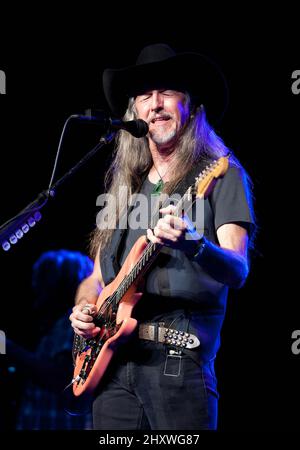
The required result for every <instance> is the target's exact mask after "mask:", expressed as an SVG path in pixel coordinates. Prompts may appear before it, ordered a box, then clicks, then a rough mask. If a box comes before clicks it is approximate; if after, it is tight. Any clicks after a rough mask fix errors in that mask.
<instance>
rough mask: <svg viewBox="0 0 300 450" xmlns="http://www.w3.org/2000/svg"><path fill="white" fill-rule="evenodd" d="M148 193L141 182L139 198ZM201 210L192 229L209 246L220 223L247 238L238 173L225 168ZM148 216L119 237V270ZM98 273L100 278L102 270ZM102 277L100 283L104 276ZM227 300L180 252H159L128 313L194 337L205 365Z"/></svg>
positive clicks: (248, 219) (246, 207)
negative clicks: (235, 228)
mask: <svg viewBox="0 0 300 450" xmlns="http://www.w3.org/2000/svg"><path fill="white" fill-rule="evenodd" d="M153 188H154V185H153V184H152V183H151V182H150V181H149V179H148V178H146V179H145V181H144V184H143V186H142V189H141V191H140V192H141V193H143V194H144V195H145V196H147V198H148V199H150V196H151V191H152V190H153ZM136 206H139V205H136ZM202 207H203V209H202V212H203V217H202V218H201V220H200V222H201V223H198V224H197V228H198V231H199V232H200V234H202V233H203V232H204V235H205V236H206V237H207V238H208V239H209V240H210V241H212V242H213V243H216V244H218V239H217V229H218V228H219V227H220V226H221V225H223V224H226V223H238V224H239V225H241V226H244V227H245V228H247V229H248V231H249V233H251V231H252V226H253V223H254V220H253V216H252V211H251V207H250V203H249V192H248V186H247V183H246V177H245V173H244V171H243V169H241V168H237V167H233V166H231V167H229V169H228V171H227V172H226V174H225V175H224V177H222V178H219V179H218V180H217V182H216V185H215V186H214V189H213V191H212V193H211V194H210V195H209V196H208V198H206V199H205V200H203V204H202ZM133 212H134V209H133ZM150 213H151V211H149V215H148V219H149V220H148V224H147V226H146V227H144V228H142V229H136V230H134V229H130V228H129V229H128V230H127V232H126V233H124V235H123V239H122V240H121V244H120V246H119V250H118V253H117V254H118V259H119V263H120V264H121V265H122V264H123V263H124V260H125V259H126V256H127V255H128V253H129V252H130V250H131V248H132V246H133V244H134V243H135V242H136V240H137V239H138V238H139V237H140V236H141V235H145V234H146V229H147V227H148V226H149V224H150ZM108 251H110V250H109V249H108ZM101 268H102V269H103V270H104V272H105V266H103V267H102V265H101ZM103 276H104V280H105V273H104V274H103ZM227 294H228V287H227V286H226V285H224V284H222V283H220V282H218V281H216V280H215V279H214V278H212V277H211V276H210V275H209V274H208V273H207V272H206V271H205V270H203V269H202V267H201V265H200V264H199V263H198V262H196V261H193V260H192V259H191V258H189V257H188V256H187V255H186V254H185V253H184V252H182V251H180V250H174V249H170V248H166V247H165V248H163V250H162V251H161V253H160V255H159V256H158V258H157V260H156V261H155V263H154V264H153V266H152V267H151V269H150V270H149V272H148V274H147V276H146V277H145V288H144V295H143V297H142V298H141V300H140V301H139V302H138V304H137V305H136V307H135V309H134V316H135V317H136V318H137V319H138V320H139V321H143V322H144V321H147V322H148V321H149V322H157V321H159V322H161V321H163V322H165V323H166V324H167V325H168V326H173V327H176V328H178V329H182V330H184V331H185V330H189V331H190V332H191V333H195V334H197V335H198V337H199V338H200V342H201V349H200V352H201V356H202V359H203V360H210V359H212V358H213V357H214V356H215V354H216V352H217V350H218V347H219V335H220V330H221V326H222V323H223V319H224V315H225V309H226V300H227Z"/></svg>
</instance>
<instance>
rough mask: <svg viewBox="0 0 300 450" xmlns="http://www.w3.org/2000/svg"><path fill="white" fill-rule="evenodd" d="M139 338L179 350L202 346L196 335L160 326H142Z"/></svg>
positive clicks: (140, 326)
mask: <svg viewBox="0 0 300 450" xmlns="http://www.w3.org/2000/svg"><path fill="white" fill-rule="evenodd" d="M139 338H140V339H146V340H148V341H155V342H161V343H163V344H168V345H175V346H176V347H179V348H188V349H193V348H197V347H199V345H200V341H199V339H198V338H197V336H195V335H194V334H190V333H186V332H184V331H180V330H175V329H173V328H166V327H164V326H162V325H158V324H155V325H154V324H140V325H139Z"/></svg>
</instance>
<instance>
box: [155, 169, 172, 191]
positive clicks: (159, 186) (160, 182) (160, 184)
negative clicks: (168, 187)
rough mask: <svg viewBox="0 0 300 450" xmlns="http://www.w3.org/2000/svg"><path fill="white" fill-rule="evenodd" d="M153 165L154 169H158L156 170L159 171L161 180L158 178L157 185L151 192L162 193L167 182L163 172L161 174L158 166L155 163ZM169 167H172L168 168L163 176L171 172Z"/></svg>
mask: <svg viewBox="0 0 300 450" xmlns="http://www.w3.org/2000/svg"><path fill="white" fill-rule="evenodd" d="M153 167H154V169H155V170H156V172H157V173H158V175H159V180H158V182H157V183H156V184H155V186H154V188H153V190H152V192H151V194H152V195H160V193H161V191H162V190H163V188H164V185H165V183H164V180H163V177H162V176H161V174H160V173H159V171H158V170H157V168H156V166H155V164H154V163H153ZM169 169H170V167H169V168H168V170H167V171H166V173H164V175H163V176H166V174H167V172H169Z"/></svg>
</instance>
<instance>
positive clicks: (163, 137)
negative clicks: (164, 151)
mask: <svg viewBox="0 0 300 450" xmlns="http://www.w3.org/2000/svg"><path fill="white" fill-rule="evenodd" d="M175 135H176V130H172V131H170V132H169V133H168V134H161V133H158V132H155V131H154V132H152V133H151V139H152V141H153V142H155V144H158V145H160V144H166V143H167V142H170V141H171V140H172V139H173V138H174V137H175Z"/></svg>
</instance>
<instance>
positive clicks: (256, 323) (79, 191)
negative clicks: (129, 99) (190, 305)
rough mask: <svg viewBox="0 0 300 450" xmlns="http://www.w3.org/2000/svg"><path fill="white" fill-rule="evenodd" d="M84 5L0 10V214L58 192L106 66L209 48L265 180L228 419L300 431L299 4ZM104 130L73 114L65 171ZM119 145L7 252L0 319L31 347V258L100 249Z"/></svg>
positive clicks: (222, 362)
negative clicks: (108, 172) (107, 181)
mask: <svg viewBox="0 0 300 450" xmlns="http://www.w3.org/2000/svg"><path fill="white" fill-rule="evenodd" d="M149 6H150V5H146V7H148V8H149ZM116 9H117V7H116ZM76 12H77V17H76V19H74V18H73V16H72V15H71V14H70V13H71V11H70V10H68V11H67V14H66V15H65V16H64V17H62V16H60V15H59V14H58V13H57V14H56V15H54V16H52V15H51V14H50V13H51V11H48V10H47V8H45V10H39V11H37V10H35V11H32V14H33V16H34V17H36V19H34V18H33V16H31V12H30V11H28V10H27V11H26V14H27V15H26V20H24V21H23V20H22V14H23V11H20V10H18V18H19V19H18V21H16V20H15V19H11V26H6V27H5V25H7V23H5V22H6V16H5V15H4V16H3V17H2V18H1V21H2V24H1V25H2V27H1V30H2V34H1V51H0V69H2V70H5V71H6V76H7V95H6V96H4V95H2V96H0V164H1V165H0V167H1V177H0V202H1V203H0V204H1V209H0V223H3V222H5V221H6V220H7V219H8V218H10V217H11V216H13V215H15V214H16V213H17V212H19V210H20V209H22V208H23V207H24V206H26V205H27V204H28V203H29V202H30V201H32V200H33V199H34V198H35V197H36V196H37V194H38V193H39V192H40V191H42V190H43V189H45V188H47V186H48V183H49V180H50V175H51V171H52V166H53V163H54V158H55V154H56V149H57V145H58V141H59V137H60V133H61V130H62V127H63V124H64V121H65V120H66V118H67V117H68V116H69V115H70V114H71V113H82V112H83V111H84V109H85V108H88V107H90V106H93V107H99V108H103V107H104V108H105V107H106V104H105V101H104V98H103V93H102V88H101V74H102V71H103V69H105V68H106V67H122V66H126V65H129V64H133V63H134V62H135V59H136V57H137V54H138V52H139V51H140V49H141V48H142V47H144V46H145V45H148V44H151V43H156V42H165V43H168V44H169V45H171V46H172V47H173V48H174V49H175V50H177V51H179V52H180V51H197V52H200V53H204V54H207V55H209V56H210V57H211V58H212V59H214V60H216V61H217V62H218V63H219V65H220V66H221V67H222V68H223V70H224V73H225V75H226V77H227V80H228V83H229V89H230V105H229V108H228V110H227V112H226V115H225V118H224V120H223V122H222V124H221V126H219V127H218V128H217V130H216V131H217V132H218V133H219V134H220V135H221V136H222V137H223V138H224V140H225V143H226V144H227V145H228V146H229V147H231V148H232V149H233V150H234V151H235V153H236V155H237V157H238V158H239V159H240V160H241V162H242V164H243V165H244V167H245V168H246V170H247V171H248V172H249V174H250V176H251V177H252V179H253V182H254V187H255V190H254V192H255V197H256V203H255V208H256V212H257V216H258V224H259V234H258V237H257V241H256V253H255V255H254V257H253V261H252V269H251V273H250V275H249V278H248V280H247V283H246V285H245V286H244V287H243V288H242V289H241V290H239V291H232V292H231V294H230V297H229V302H228V310H227V315H226V320H225V324H224V328H223V332H222V347H221V350H220V352H219V355H218V360H217V370H218V378H219V390H220V395H221V397H220V420H219V427H220V429H221V430H226V431H229V430H256V429H258V430H265V429H269V430H273V431H278V430H279V429H280V430H293V431H296V430H297V424H298V423H299V413H298V411H297V407H298V404H299V400H300V398H299V389H298V379H299V375H300V370H299V364H300V355H299V356H295V355H293V354H292V352H291V344H292V339H291V333H292V331H293V330H295V329H298V328H299V326H300V325H299V324H300V318H299V307H298V305H297V303H298V301H299V300H298V298H297V294H296V292H297V290H296V289H295V287H296V286H297V284H298V274H297V271H296V267H297V262H296V261H297V259H296V258H297V250H296V245H295V243H296V242H297V241H296V239H297V237H296V232H297V220H296V217H297V213H298V212H297V209H298V208H297V202H296V196H295V185H296V180H297V178H298V159H297V153H298V148H299V138H298V127H299V112H300V95H293V94H292V92H291V84H292V80H291V74H292V72H293V71H294V70H297V69H300V60H299V59H300V58H299V48H298V41H299V39H298V37H297V25H296V19H297V11H295V10H294V9H292V8H291V9H290V10H288V8H287V7H286V10H285V11H281V10H280V11H279V10H278V11H275V10H274V7H273V9H272V11H268V12H266V13H263V12H262V11H261V10H257V11H255V10H249V9H247V8H246V7H245V8H244V9H243V10H239V11H238V10H235V13H234V15H231V14H230V13H229V11H227V14H225V15H223V12H222V11H220V10H218V11H216V10H214V8H212V11H210V12H206V11H204V9H201V13H200V12H197V13H196V11H194V10H193V9H183V10H181V9H180V8H179V9H178V10H177V11H173V14H174V16H173V15H171V14H170V11H167V12H163V11H162V10H161V9H160V6H159V5H151V11H145V12H142V11H141V12H140V14H139V15H138V17H137V18H133V16H132V15H131V14H130V12H129V11H128V10H127V13H128V12H129V14H127V15H128V17H127V16H126V19H127V20H126V21H124V20H123V19H124V17H125V16H124V15H123V11H120V10H118V11H116V10H115V11H110V12H109V13H107V12H106V11H96V10H95V11H94V10H77V11H76ZM29 16H30V19H27V17H29ZM12 17H14V16H11V18H12ZM24 17H25V16H24ZM283 30H284V31H283ZM97 139H98V136H97V133H95V130H93V129H90V128H89V127H87V126H79V125H72V124H71V125H70V127H69V128H68V131H67V134H66V137H65V140H64V144H63V148H62V153H61V157H60V161H59V166H58V173H57V175H58V176H59V175H61V174H62V173H64V170H66V169H67V168H69V167H70V166H71V165H72V164H74V163H75V162H76V161H77V160H78V159H79V158H80V157H82V156H83V155H84V154H85V153H86V152H87V151H88V150H89V149H90V148H91V147H92V146H93V145H95V143H96V142H97ZM111 150H112V147H107V148H106V149H105V150H103V151H102V153H99V154H98V155H97V156H95V157H94V158H93V160H92V161H90V163H89V164H88V165H86V166H85V167H84V168H83V169H82V170H81V172H80V173H78V174H77V175H76V176H75V177H74V178H73V179H71V180H70V181H68V182H67V184H65V186H64V187H63V188H62V189H60V190H59V191H58V192H57V198H56V199H55V200H54V201H53V202H52V203H51V204H49V205H48V207H47V208H46V209H45V211H44V215H43V219H42V221H41V223H39V224H38V225H37V226H36V228H35V229H33V230H32V231H31V232H30V233H29V234H28V235H27V236H25V237H24V238H23V239H22V240H21V241H20V242H19V243H18V244H17V245H16V246H15V247H14V248H12V249H11V250H10V251H9V252H8V253H4V252H2V250H1V254H0V264H1V300H2V301H1V306H0V311H1V313H0V329H2V330H4V331H5V332H6V334H7V336H9V337H10V338H12V339H14V340H16V341H18V342H20V343H22V344H23V345H24V346H28V348H31V347H33V346H34V343H35V339H36V333H35V322H34V320H33V319H32V297H31V290H30V277H31V268H32V264H33V262H34V261H35V260H36V259H37V258H38V257H39V255H40V254H41V253H42V252H44V251H46V250H49V249H58V248H67V249H74V250H80V251H83V252H86V251H87V242H88V235H89V233H90V232H91V231H92V229H93V228H94V223H95V216H96V212H97V208H96V197H97V195H99V194H100V193H101V192H102V188H103V173H104V171H105V169H106V168H107V165H108V163H109V157H110V155H111ZM53 307H55V300H54V305H53ZM16 397H17V393H16V392H14V391H10V390H8V389H7V390H6V397H2V405H7V404H9V403H10V404H12V405H13V401H14V400H15V398H16ZM7 408H9V407H8V406H7ZM7 411H9V409H7ZM8 416H9V415H8ZM8 416H7V417H8ZM8 423H9V420H8Z"/></svg>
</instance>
